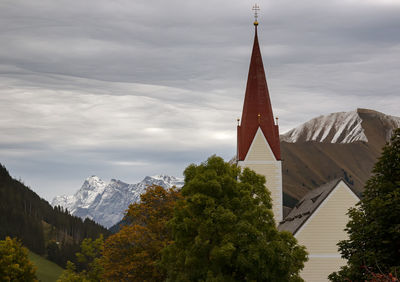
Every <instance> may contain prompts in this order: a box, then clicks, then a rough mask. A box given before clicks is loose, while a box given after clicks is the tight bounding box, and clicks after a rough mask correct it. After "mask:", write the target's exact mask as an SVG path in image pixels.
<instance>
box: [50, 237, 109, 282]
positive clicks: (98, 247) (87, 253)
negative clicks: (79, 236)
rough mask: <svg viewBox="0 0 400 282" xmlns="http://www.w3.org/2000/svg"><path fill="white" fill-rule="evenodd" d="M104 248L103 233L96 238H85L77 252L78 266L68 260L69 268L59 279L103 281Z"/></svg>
mask: <svg viewBox="0 0 400 282" xmlns="http://www.w3.org/2000/svg"><path fill="white" fill-rule="evenodd" d="M103 249H104V239H103V235H100V237H99V238H97V239H96V240H93V239H91V238H86V239H84V240H83V241H82V243H81V251H80V252H78V253H76V260H77V262H78V267H77V266H76V265H75V264H74V263H72V262H70V261H68V263H67V269H66V270H65V271H64V272H63V273H62V275H61V276H60V278H59V280H58V281H60V282H63V281H84V282H86V281H88V282H89V281H93V282H94V281H101V280H102V277H103V267H102V265H101V262H100V261H101V254H102V252H103Z"/></svg>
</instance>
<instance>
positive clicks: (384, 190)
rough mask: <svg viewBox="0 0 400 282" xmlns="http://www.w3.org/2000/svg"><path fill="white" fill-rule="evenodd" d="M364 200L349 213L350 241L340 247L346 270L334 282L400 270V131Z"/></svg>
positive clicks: (376, 169)
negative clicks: (345, 261) (345, 262)
mask: <svg viewBox="0 0 400 282" xmlns="http://www.w3.org/2000/svg"><path fill="white" fill-rule="evenodd" d="M372 173H373V174H372V176H371V178H370V179H369V180H368V181H367V183H366V185H365V191H364V194H363V197H362V200H361V201H360V202H359V203H358V204H357V206H356V207H355V208H351V209H350V210H349V212H348V214H349V217H350V220H349V222H348V224H347V226H346V229H345V230H346V232H347V234H348V236H349V239H348V240H344V241H340V242H339V243H338V246H339V251H340V252H341V255H342V257H343V258H345V259H347V260H348V263H347V266H345V267H343V268H341V270H340V271H339V272H335V273H332V274H331V275H330V276H329V279H330V280H332V281H345V280H346V279H350V280H354V281H365V280H366V279H370V274H371V273H386V274H387V273H390V272H393V271H395V269H397V272H399V270H400V129H397V130H395V131H394V133H393V136H392V138H391V141H390V142H389V143H388V144H387V145H386V146H385V147H384V148H383V152H382V155H381V157H380V158H379V160H378V162H377V163H376V164H375V166H374V169H373V170H372Z"/></svg>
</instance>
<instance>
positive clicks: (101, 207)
mask: <svg viewBox="0 0 400 282" xmlns="http://www.w3.org/2000/svg"><path fill="white" fill-rule="evenodd" d="M150 185H160V186H162V187H164V188H171V187H173V186H177V187H181V186H182V185H183V180H182V179H180V178H176V177H174V176H168V175H163V174H161V175H155V176H146V177H145V178H144V179H143V180H142V181H140V182H138V183H136V184H128V183H125V182H123V181H121V180H117V179H111V180H110V181H109V182H105V181H103V180H101V179H100V178H99V177H98V176H96V175H92V176H90V177H88V178H86V179H85V181H84V183H83V185H82V187H81V188H80V189H79V190H78V191H77V192H76V193H75V194H74V195H67V196H65V195H63V196H56V197H55V198H54V199H53V200H52V202H51V204H52V205H53V206H62V207H64V208H65V209H68V211H70V213H71V214H73V215H75V216H78V217H81V218H89V219H92V220H94V221H95V222H97V223H99V224H101V225H103V226H105V227H107V228H109V227H111V226H113V225H114V224H116V223H117V222H119V221H120V220H121V219H122V217H123V214H124V212H125V210H126V209H127V208H128V206H129V205H130V204H132V203H135V202H138V201H139V200H140V195H141V194H142V193H143V192H144V191H145V189H146V188H147V187H148V186H150Z"/></svg>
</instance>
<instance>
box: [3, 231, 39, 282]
mask: <svg viewBox="0 0 400 282" xmlns="http://www.w3.org/2000/svg"><path fill="white" fill-rule="evenodd" d="M0 280H1V281H21V282H24V281H26V282H31V281H38V280H37V279H36V269H35V267H34V266H33V264H32V263H31V262H30V261H29V258H28V249H26V248H25V247H23V246H22V244H21V242H19V241H18V240H17V239H16V238H13V239H11V238H10V237H6V239H5V240H1V241H0Z"/></svg>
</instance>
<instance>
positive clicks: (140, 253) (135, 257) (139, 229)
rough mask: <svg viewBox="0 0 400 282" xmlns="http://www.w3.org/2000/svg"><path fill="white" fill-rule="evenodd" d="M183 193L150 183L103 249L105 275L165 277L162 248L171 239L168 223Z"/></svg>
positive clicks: (131, 278) (113, 278) (122, 278)
mask: <svg viewBox="0 0 400 282" xmlns="http://www.w3.org/2000/svg"><path fill="white" fill-rule="evenodd" d="M179 198H180V193H179V192H178V191H176V190H175V189H169V190H165V189H164V188H163V187H161V186H150V187H148V188H147V190H146V193H144V194H142V195H141V196H140V203H135V204H132V205H130V206H129V209H128V211H127V214H126V216H125V221H127V222H129V224H127V225H126V226H123V227H122V229H121V230H120V231H119V232H118V233H116V234H114V235H112V236H110V237H109V238H108V239H107V240H106V243H105V248H104V252H103V260H102V262H103V266H104V277H103V278H104V279H106V280H110V281H164V280H165V277H166V276H165V275H166V273H165V271H164V269H162V268H161V267H160V266H159V261H160V259H161V250H162V249H163V248H164V247H165V246H167V245H168V244H170V243H171V234H170V232H169V230H168V229H167V227H166V223H167V221H168V220H170V219H171V218H172V214H173V209H174V205H175V202H176V200H177V199H179Z"/></svg>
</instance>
